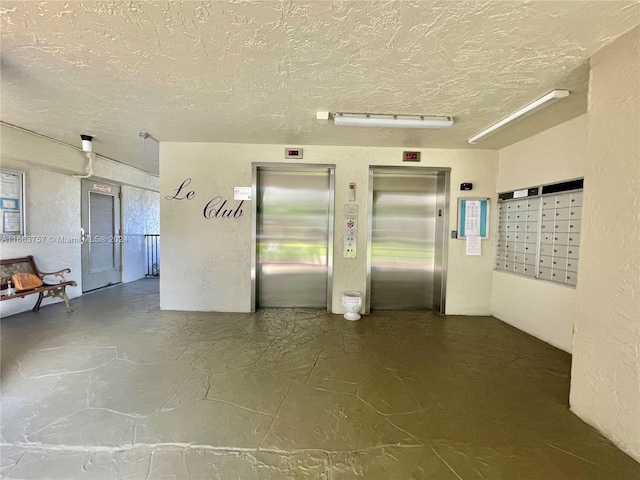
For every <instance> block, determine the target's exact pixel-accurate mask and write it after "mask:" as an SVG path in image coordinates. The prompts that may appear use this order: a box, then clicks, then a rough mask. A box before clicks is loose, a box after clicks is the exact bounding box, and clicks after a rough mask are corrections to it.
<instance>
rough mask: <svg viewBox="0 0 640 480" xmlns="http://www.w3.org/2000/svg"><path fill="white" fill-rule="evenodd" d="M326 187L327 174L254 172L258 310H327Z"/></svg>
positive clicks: (327, 238) (327, 221) (328, 182)
mask: <svg viewBox="0 0 640 480" xmlns="http://www.w3.org/2000/svg"><path fill="white" fill-rule="evenodd" d="M330 186H331V182H330V170H329V169H322V170H317V169H316V170H311V169H309V170H293V171H287V170H281V169H273V170H269V169H267V168H264V169H263V168H259V169H258V171H257V201H258V205H257V225H256V237H257V238H256V286H257V306H258V307H310V308H326V307H327V303H328V301H327V298H328V297H327V292H328V289H327V284H328V278H329V274H330V270H329V266H330V262H329V260H330V259H329V250H330V249H329V242H330V238H329V231H330V223H329V222H330V220H331V221H332V219H330V201H331V200H332V195H331V191H332V190H331V189H330ZM332 211H333V210H332V209H331V212H332Z"/></svg>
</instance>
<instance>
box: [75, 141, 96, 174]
mask: <svg viewBox="0 0 640 480" xmlns="http://www.w3.org/2000/svg"><path fill="white" fill-rule="evenodd" d="M80 139H81V140H82V151H83V152H84V153H85V155H86V156H87V160H88V161H89V171H88V173H87V174H86V175H74V177H75V178H89V177H91V176H92V175H93V154H92V153H91V152H93V137H92V136H91V135H80Z"/></svg>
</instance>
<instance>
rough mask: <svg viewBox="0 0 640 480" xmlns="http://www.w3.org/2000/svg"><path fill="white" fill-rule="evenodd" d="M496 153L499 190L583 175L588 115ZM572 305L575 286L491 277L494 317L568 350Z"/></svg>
mask: <svg viewBox="0 0 640 480" xmlns="http://www.w3.org/2000/svg"><path fill="white" fill-rule="evenodd" d="M498 155H499V157H498V181H497V185H498V188H497V191H498V192H504V191H508V190H516V189H520V188H526V187H532V186H535V185H542V184H545V183H552V182H557V181H562V180H570V179H573V178H578V177H583V176H584V174H585V169H586V165H587V116H586V115H582V116H580V117H577V118H574V119H573V120H569V121H568V122H565V123H563V124H560V125H558V126H556V127H553V128H550V129H549V130H546V131H544V132H542V133H539V134H538V135H534V136H533V137H530V138H527V139H526V140H523V141H521V142H518V143H516V144H513V145H511V146H509V147H506V148H503V149H502V150H500V151H499V152H498ZM586 221H588V220H584V221H583V224H584V223H586ZM581 263H582V260H581ZM575 307H576V291H575V289H573V288H570V287H566V286H562V285H556V284H552V283H547V282H541V281H538V280H533V279H530V278H525V277H520V276H517V275H510V274H508V273H504V272H494V273H493V297H492V299H491V311H492V313H493V315H494V316H495V317H496V318H499V319H500V320H502V321H504V322H506V323H508V324H510V325H513V326H514V327H516V328H519V329H520V330H524V331H525V332H527V333H529V334H531V335H533V336H535V337H537V338H539V339H541V340H544V341H545V342H548V343H550V344H551V345H554V346H556V347H558V348H561V349H563V350H565V351H567V352H571V350H572V346H573V324H574V321H575Z"/></svg>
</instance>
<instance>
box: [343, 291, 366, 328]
mask: <svg viewBox="0 0 640 480" xmlns="http://www.w3.org/2000/svg"><path fill="white" fill-rule="evenodd" d="M342 306H343V307H344V309H345V314H344V318H346V319H347V320H351V321H355V320H360V314H359V313H358V312H359V311H360V307H362V294H361V293H360V292H344V293H343V294H342Z"/></svg>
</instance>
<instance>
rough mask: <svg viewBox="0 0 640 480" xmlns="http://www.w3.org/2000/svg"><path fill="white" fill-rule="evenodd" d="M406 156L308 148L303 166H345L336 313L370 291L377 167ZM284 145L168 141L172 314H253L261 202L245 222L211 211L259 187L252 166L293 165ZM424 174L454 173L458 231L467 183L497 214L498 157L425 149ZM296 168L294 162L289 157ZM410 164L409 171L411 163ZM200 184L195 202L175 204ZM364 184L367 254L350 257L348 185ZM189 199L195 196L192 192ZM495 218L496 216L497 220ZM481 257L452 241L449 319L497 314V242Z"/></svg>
mask: <svg viewBox="0 0 640 480" xmlns="http://www.w3.org/2000/svg"><path fill="white" fill-rule="evenodd" d="M401 156H402V149H399V148H364V147H325V146H305V147H304V161H303V163H316V164H335V165H336V174H335V192H336V196H335V208H336V223H335V235H334V271H333V312H335V313H340V312H343V308H342V305H341V303H340V302H341V298H340V295H341V293H342V292H344V291H346V290H358V291H360V292H364V289H365V280H366V234H367V186H368V181H369V175H368V167H369V165H401V164H402V162H401ZM283 157H284V145H248V144H212V143H162V144H161V145H160V218H161V237H162V243H163V255H162V276H161V279H160V304H161V307H162V308H163V309H180V310H213V311H240V312H247V311H249V310H250V308H251V305H250V303H251V225H252V216H251V215H252V214H251V212H252V210H251V203H250V202H245V203H244V205H243V211H244V213H243V216H241V217H239V218H231V219H205V218H204V216H203V214H202V210H203V208H204V205H205V204H206V203H207V202H208V201H209V200H210V199H211V198H212V197H214V196H216V195H221V196H223V197H224V198H225V199H227V206H229V205H231V206H233V207H234V208H235V207H236V206H237V205H238V202H235V201H233V187H234V186H250V185H251V163H252V162H285V161H286V160H284V158H283ZM422 158H423V160H422V162H421V163H420V164H418V165H419V166H422V167H428V166H437V167H450V168H451V185H452V189H451V192H452V193H451V206H452V208H451V209H450V226H451V228H452V229H453V228H455V227H454V226H453V225H455V222H456V206H457V198H458V195H459V193H460V191H459V190H458V188H457V186H458V185H459V184H460V183H462V182H473V183H474V190H473V191H472V192H465V193H469V194H470V195H469V194H467V195H464V196H486V197H490V198H491V199H492V210H493V213H495V180H496V165H497V152H495V151H486V150H473V151H472V150H423V151H422ZM288 161H289V162H291V160H288ZM405 165H406V164H405ZM186 178H191V179H192V182H191V184H190V185H189V187H188V189H187V190H193V191H195V195H194V197H193V198H192V199H191V200H187V199H185V200H181V201H177V200H168V199H167V198H166V197H167V196H171V195H173V194H174V193H175V190H176V189H177V188H178V186H179V185H180V183H181V182H182V181H183V180H184V179H186ZM350 182H355V183H356V195H357V197H356V202H355V203H356V204H357V205H358V206H359V209H358V222H359V223H358V257H357V258H356V259H343V258H342V244H343V242H342V238H343V235H344V231H343V229H342V211H343V206H344V205H345V204H346V203H348V202H347V191H348V184H349V183H350ZM183 193H186V191H185V192H183ZM492 218H495V214H493V215H492ZM482 247H483V249H484V254H483V255H482V256H481V257H467V256H465V254H464V242H463V241H461V240H451V241H449V257H448V260H449V270H448V277H447V313H449V314H462V315H487V314H489V313H490V303H491V272H492V265H493V248H494V238H493V236H492V237H491V238H490V239H489V240H487V241H483V243H482Z"/></svg>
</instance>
